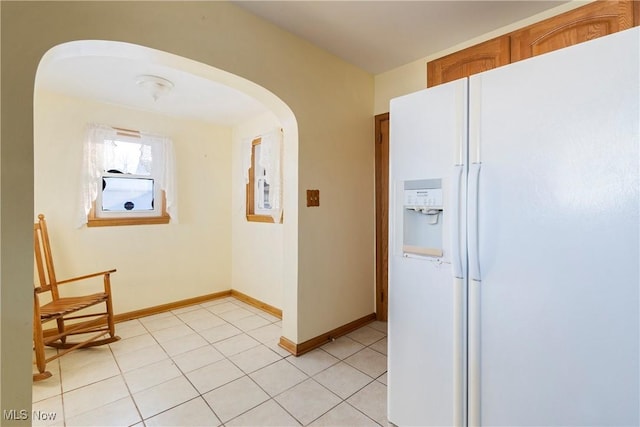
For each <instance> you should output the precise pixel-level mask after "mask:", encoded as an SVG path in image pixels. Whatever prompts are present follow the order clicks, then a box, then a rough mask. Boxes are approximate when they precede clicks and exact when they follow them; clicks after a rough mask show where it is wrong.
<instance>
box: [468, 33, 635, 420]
mask: <svg viewBox="0 0 640 427" xmlns="http://www.w3.org/2000/svg"><path fill="white" fill-rule="evenodd" d="M639 31H640V30H639V29H638V28H635V29H632V30H627V31H624V32H621V33H617V34H614V35H611V36H607V37H603V38H600V39H596V40H593V41H590V42H587V43H583V44H580V45H577V46H574V47H571V48H567V49H563V50H559V51H556V52H553V53H550V54H547V55H542V56H540V57H536V58H533V59H531V60H527V61H522V62H518V63H516V64H513V65H510V66H508V67H505V68H502V69H496V70H493V71H490V72H487V73H483V74H481V75H477V76H474V77H472V78H471V79H470V88H471V89H470V93H471V94H473V93H474V86H475V85H480V86H481V94H482V96H481V101H480V102H481V105H480V108H479V112H478V114H480V117H479V118H478V117H476V118H475V119H477V120H475V122H478V123H480V126H481V127H480V129H470V134H471V135H474V133H477V134H478V135H479V144H480V148H481V149H480V153H481V158H480V161H481V163H482V168H481V171H480V176H479V190H478V212H477V218H478V229H477V233H478V237H479V244H478V256H479V265H480V269H479V275H480V277H478V278H477V279H479V280H480V281H479V282H476V281H473V283H472V285H477V286H479V295H478V297H477V298H474V297H473V295H472V296H471V297H472V298H471V299H470V304H471V305H472V307H470V311H473V312H474V313H476V315H475V316H474V317H473V318H472V317H471V316H470V322H474V324H472V325H470V330H471V331H473V330H477V331H478V333H479V337H470V338H469V339H470V342H479V343H480V344H479V349H478V351H479V354H470V360H475V361H477V362H478V363H479V365H478V366H479V370H478V371H473V372H471V371H470V373H469V375H470V377H471V378H470V383H474V384H475V381H478V382H479V383H478V384H479V387H474V388H470V390H469V392H470V396H469V398H470V402H469V405H470V407H475V405H478V407H479V414H478V420H475V421H479V422H480V424H481V425H487V426H489V425H490V426H505V425H509V426H516V425H517V426H524V425H537V426H541V425H544V426H560V425H561V426H578V425H580V426H584V425H608V426H611V425H638V424H639V422H640V420H639V419H638V417H639V412H640V408H639V402H640V396H639V390H640V387H639V378H640V372H639V362H640V359H639V343H638V341H639V337H640V330H639V325H640V319H639V315H638V313H639V292H638V288H639V286H638V285H639V283H640V277H639V268H638V260H639V259H640V251H639V231H640V230H639V224H640V217H639V206H640V204H639V197H638V192H639V188H640V182H639V178H638V177H639V162H638V159H639V158H640V157H639V154H640V153H639V150H638V146H639V140H638V135H639V129H640V127H639V122H638V117H639V114H640V111H639V108H638V107H639V102H640V89H639V86H638V82H639V79H638V76H639V75H640V70H639V69H638V64H639V63H640V61H639V58H638V52H640V46H639V43H638V41H639V40H640V33H639ZM472 111H473V110H472ZM470 226H471V225H470ZM472 232H473V231H472ZM470 262H473V261H472V260H470ZM472 285H470V286H472ZM472 294H473V292H472ZM476 323H479V324H476ZM478 338H479V341H474V340H476V339H478ZM470 351H471V352H472V353H473V351H474V349H473V348H470ZM470 369H471V366H470ZM470 423H471V424H473V423H474V420H473V419H471V420H470Z"/></svg>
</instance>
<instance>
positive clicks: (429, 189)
mask: <svg viewBox="0 0 640 427" xmlns="http://www.w3.org/2000/svg"><path fill="white" fill-rule="evenodd" d="M442 203H443V200H442V179H420V180H413V181H404V202H403V205H404V206H403V208H404V209H403V215H404V218H403V224H404V225H403V228H404V230H403V245H402V251H403V254H404V255H405V256H409V255H420V256H431V257H441V256H442V221H443V218H442Z"/></svg>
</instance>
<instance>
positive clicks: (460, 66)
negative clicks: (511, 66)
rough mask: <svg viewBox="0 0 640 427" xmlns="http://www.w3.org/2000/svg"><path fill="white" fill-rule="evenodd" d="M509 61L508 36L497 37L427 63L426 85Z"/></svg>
mask: <svg viewBox="0 0 640 427" xmlns="http://www.w3.org/2000/svg"><path fill="white" fill-rule="evenodd" d="M508 63H509V36H503V37H498V38H496V39H492V40H488V41H486V42H484V43H480V44H477V45H475V46H471V47H469V48H467V49H464V50H461V51H458V52H455V53H452V54H450V55H447V56H444V57H442V58H438V59H435V60H433V61H431V62H429V63H427V87H432V86H436V85H439V84H442V83H446V82H450V81H453V80H457V79H460V78H463V77H469V76H470V75H472V74H477V73H481V72H483V71H487V70H491V69H493V68H496V67H500V66H502V65H506V64H508Z"/></svg>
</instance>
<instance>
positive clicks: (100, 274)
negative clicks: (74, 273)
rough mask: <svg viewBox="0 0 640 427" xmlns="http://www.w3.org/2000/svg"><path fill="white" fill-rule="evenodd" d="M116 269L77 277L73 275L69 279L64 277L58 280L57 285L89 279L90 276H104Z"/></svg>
mask: <svg viewBox="0 0 640 427" xmlns="http://www.w3.org/2000/svg"><path fill="white" fill-rule="evenodd" d="M115 272H116V269H115V268H114V269H113V270H106V271H100V272H98V273H93V274H87V275H85V276H78V277H73V278H71V279H66V280H60V281H58V285H63V284H65V283H71V282H77V281H79V280H84V279H90V278H92V277H98V276H106V275H108V274H111V273H115Z"/></svg>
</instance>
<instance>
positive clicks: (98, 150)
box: [77, 124, 178, 227]
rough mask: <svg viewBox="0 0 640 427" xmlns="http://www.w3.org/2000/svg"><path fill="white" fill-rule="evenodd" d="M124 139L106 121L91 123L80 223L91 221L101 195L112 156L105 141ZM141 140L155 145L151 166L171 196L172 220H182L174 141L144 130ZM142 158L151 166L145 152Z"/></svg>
mask: <svg viewBox="0 0 640 427" xmlns="http://www.w3.org/2000/svg"><path fill="white" fill-rule="evenodd" d="M118 139H122V138H121V137H119V136H118V131H117V130H116V129H114V128H112V127H111V126H107V125H102V124H90V125H89V126H88V127H87V131H86V134H85V140H84V154H83V161H82V169H81V176H80V207H79V213H78V221H77V225H78V227H82V226H83V225H85V224H86V223H87V218H88V215H89V211H90V210H91V205H92V203H93V202H94V201H95V200H96V198H97V197H98V191H100V189H101V188H102V174H103V172H104V171H105V170H106V169H107V167H108V159H105V144H111V143H113V141H114V140H118ZM140 142H141V143H142V144H144V145H149V146H152V147H153V151H154V154H153V160H152V165H151V168H152V169H153V171H154V173H153V175H154V178H155V179H156V182H157V184H158V185H159V188H160V189H161V190H163V191H164V192H165V196H166V200H167V213H168V214H169V215H170V216H171V222H172V223H177V222H178V205H177V186H176V171H175V159H174V153H173V142H172V141H171V140H170V139H169V138H165V137H162V136H157V135H151V134H147V133H142V132H141V133H140ZM140 161H141V162H142V164H144V166H145V167H146V168H148V167H149V165H148V159H146V158H144V154H143V153H141V158H140Z"/></svg>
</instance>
